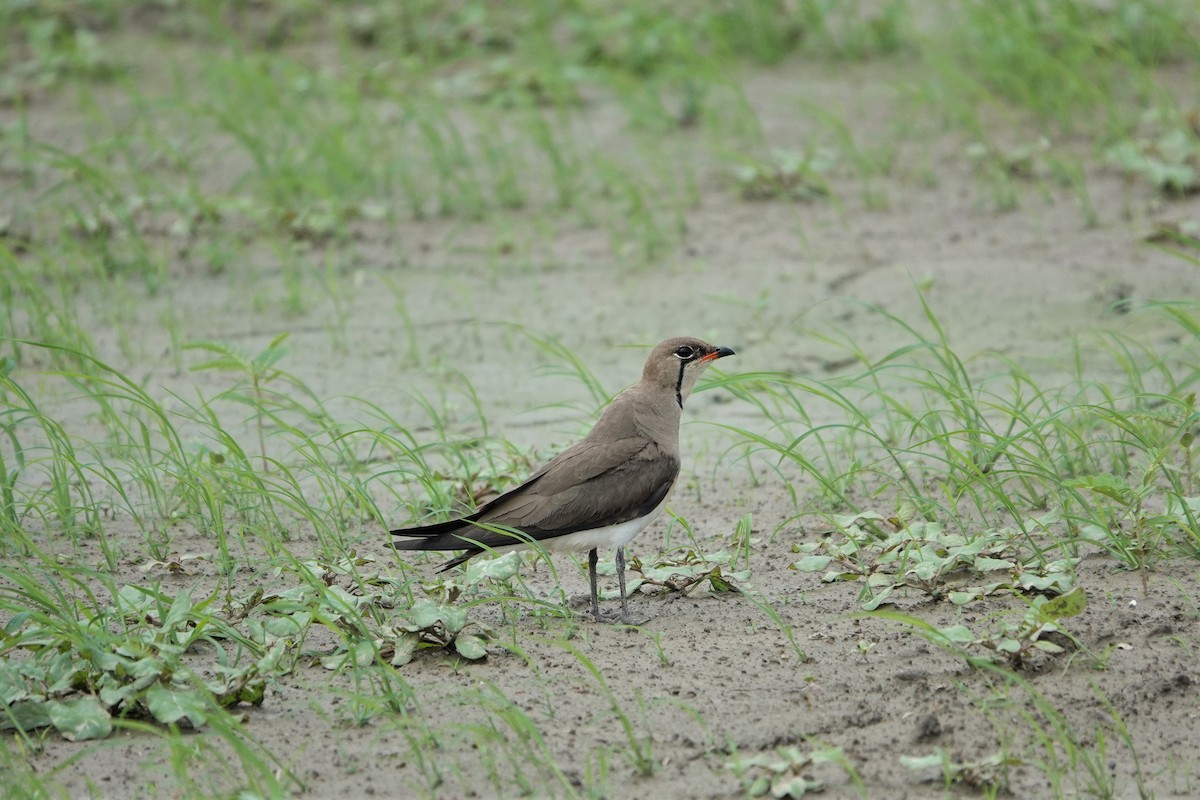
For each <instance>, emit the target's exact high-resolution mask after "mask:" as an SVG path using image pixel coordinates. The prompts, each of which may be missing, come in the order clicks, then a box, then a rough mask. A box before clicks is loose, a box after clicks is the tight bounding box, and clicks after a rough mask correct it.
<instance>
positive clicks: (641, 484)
mask: <svg viewBox="0 0 1200 800" xmlns="http://www.w3.org/2000/svg"><path fill="white" fill-rule="evenodd" d="M678 474H679V459H678V458H677V457H676V456H675V455H674V454H673V453H667V452H665V451H664V450H663V449H662V448H661V447H659V445H658V444H657V443H656V442H653V441H650V440H647V439H644V438H627V439H617V440H608V441H605V442H596V441H591V440H584V441H582V442H580V443H579V444H576V445H574V446H573V447H571V448H568V449H567V450H564V451H563V452H562V453H560V454H559V455H558V456H557V457H556V458H555V459H553V460H552V461H551V462H550V463H548V464H547V465H546V466H545V467H543V468H542V469H541V470H539V471H538V472H537V473H535V474H534V475H533V476H532V477H531V478H530V479H529V480H528V481H526V482H525V483H523V484H521V485H520V486H518V487H517V488H515V489H512V490H510V491H508V492H506V493H505V494H502V495H500V496H499V497H497V498H496V499H495V500H492V501H491V502H489V503H487V504H486V505H485V506H483V507H482V508H480V509H479V510H478V511H476V512H475V513H474V514H472V515H470V516H469V517H466V518H464V519H461V520H454V521H451V522H444V523H438V524H436V525H431V526H426V527H424V528H410V529H406V530H402V531H394V532H393V533H396V534H397V535H401V536H414V537H415V536H424V537H428V538H426V539H425V540H424V541H423V542H421V543H420V544H416V543H414V544H413V545H407V543H406V546H405V547H404V549H409V547H412V549H431V550H432V549H457V547H469V546H470V544H469V543H468V541H464V540H469V542H470V543H475V542H478V543H479V544H482V545H486V546H488V547H496V546H500V545H503V544H511V543H512V541H513V537H512V535H511V534H506V533H503V532H498V531H489V530H487V529H486V528H481V527H479V526H478V525H473V524H472V523H473V522H478V523H481V524H483V525H489V526H491V525H494V526H498V527H506V528H515V529H518V530H520V531H522V532H523V533H524V534H526V535H527V536H528V537H529V538H532V539H545V538H548V537H552V536H561V535H564V534H568V533H574V532H576V531H584V530H592V529H595V528H601V527H605V526H607V525H615V524H618V523H621V522H628V521H629V520H631V519H636V518H638V517H641V516H645V515H646V514H648V513H650V512H651V511H653V510H654V509H655V508H657V507H658V505H659V504H660V503H661V502H662V501H663V499H664V498H665V497H666V496H667V493H668V492H669V491H670V490H671V487H672V486H673V485H674V483H675V478H676V476H677V475H678ZM460 537H461V538H460Z"/></svg>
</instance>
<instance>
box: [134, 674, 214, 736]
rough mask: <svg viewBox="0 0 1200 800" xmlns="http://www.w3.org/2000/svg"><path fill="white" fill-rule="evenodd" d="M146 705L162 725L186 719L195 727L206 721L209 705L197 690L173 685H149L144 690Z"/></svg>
mask: <svg viewBox="0 0 1200 800" xmlns="http://www.w3.org/2000/svg"><path fill="white" fill-rule="evenodd" d="M145 703H146V707H147V708H149V709H150V713H151V714H153V715H154V718H155V719H156V720H158V721H159V722H161V723H163V724H164V725H170V724H173V723H176V722H179V720H181V719H186V720H187V721H188V722H190V723H192V726H193V727H195V728H199V727H202V726H203V725H204V724H205V723H206V722H208V714H209V705H208V702H207V699H206V698H205V697H203V696H202V695H201V693H200V692H199V690H197V689H190V688H180V687H175V686H163V685H161V684H160V685H157V686H151V687H150V688H149V689H147V690H146V697H145Z"/></svg>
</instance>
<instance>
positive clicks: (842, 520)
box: [829, 511, 886, 530]
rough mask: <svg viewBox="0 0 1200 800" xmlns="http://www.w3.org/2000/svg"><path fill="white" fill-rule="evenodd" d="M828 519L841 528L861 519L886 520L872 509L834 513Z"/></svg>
mask: <svg viewBox="0 0 1200 800" xmlns="http://www.w3.org/2000/svg"><path fill="white" fill-rule="evenodd" d="M829 521H830V522H832V523H833V525H834V526H835V527H838V528H841V529H843V530H845V529H847V528H850V527H853V526H855V525H857V524H858V523H859V522H860V521H862V522H886V520H885V518H884V516H883V515H882V514H877V513H875V512H874V511H864V512H863V513H861V514H847V515H845V516H839V515H837V514H834V515H833V516H831V517H830V518H829Z"/></svg>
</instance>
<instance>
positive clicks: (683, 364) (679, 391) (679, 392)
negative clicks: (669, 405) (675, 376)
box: [675, 360, 688, 410]
mask: <svg viewBox="0 0 1200 800" xmlns="http://www.w3.org/2000/svg"><path fill="white" fill-rule="evenodd" d="M687 365H688V362H687V361H684V360H680V362H679V380H677V381H675V402H676V403H679V408H680V409H681V410H682V409H683V371H684V370H685V369H687Z"/></svg>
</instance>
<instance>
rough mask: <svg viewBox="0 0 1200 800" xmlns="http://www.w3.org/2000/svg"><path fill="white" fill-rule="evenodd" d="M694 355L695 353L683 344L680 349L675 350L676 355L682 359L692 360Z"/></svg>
mask: <svg viewBox="0 0 1200 800" xmlns="http://www.w3.org/2000/svg"><path fill="white" fill-rule="evenodd" d="M694 353H695V351H694V350H692V348H691V347H690V346H688V345H686V344H681V345H680V346H679V347H677V348H675V355H677V356H679V357H680V358H691V357H692V355H693V354H694Z"/></svg>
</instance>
